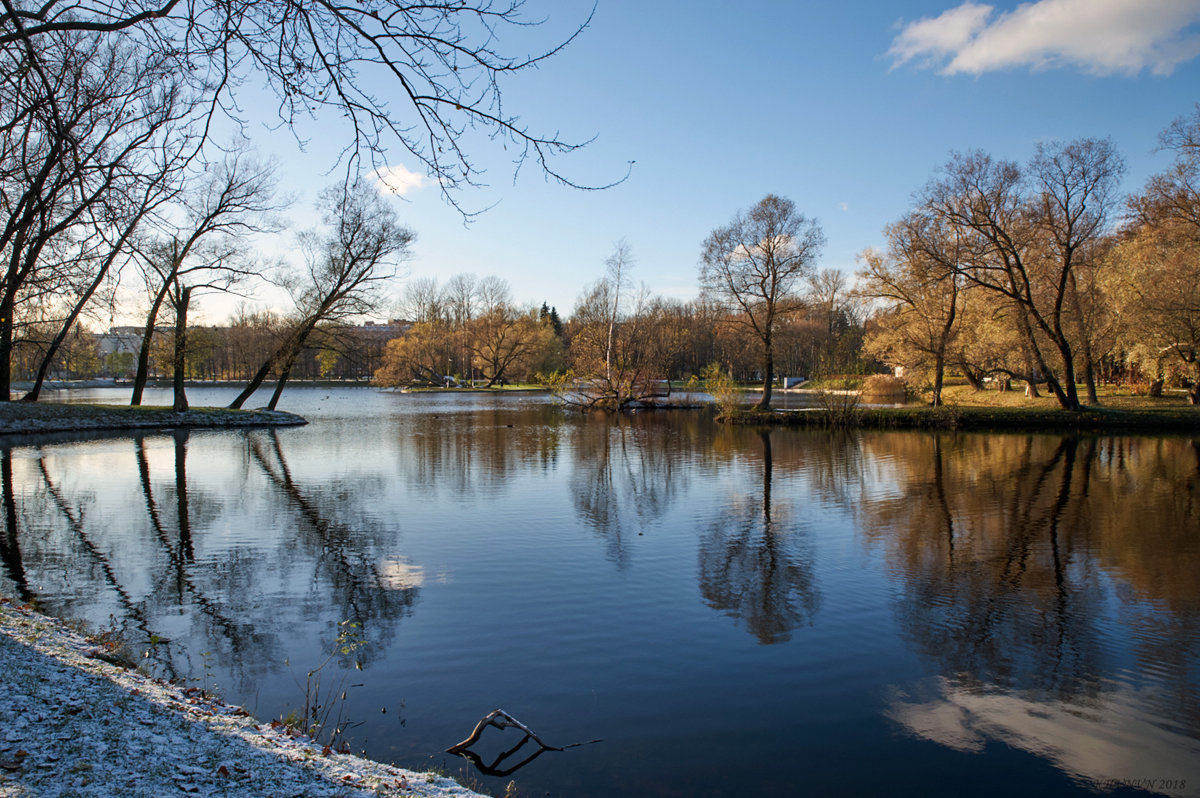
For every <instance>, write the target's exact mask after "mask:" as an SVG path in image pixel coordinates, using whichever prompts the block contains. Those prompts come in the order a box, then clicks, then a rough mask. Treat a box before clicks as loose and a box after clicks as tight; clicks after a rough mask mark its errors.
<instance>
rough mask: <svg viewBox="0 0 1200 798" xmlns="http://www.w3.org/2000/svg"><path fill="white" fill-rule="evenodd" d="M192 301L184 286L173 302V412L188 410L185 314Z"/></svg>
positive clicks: (190, 291) (187, 287) (188, 289)
mask: <svg viewBox="0 0 1200 798" xmlns="http://www.w3.org/2000/svg"><path fill="white" fill-rule="evenodd" d="M191 300H192V287H191V286H190V285H189V286H184V287H183V288H182V289H181V290H180V292H179V296H178V298H177V299H176V302H175V353H174V357H173V358H172V362H173V364H174V368H173V371H174V374H173V375H172V376H173V378H174V379H173V380H172V384H173V387H174V389H175V404H174V410H175V412H176V413H183V412H185V411H186V410H187V409H188V400H187V393H186V388H185V386H184V377H185V376H186V372H187V312H188V303H189V302H191Z"/></svg>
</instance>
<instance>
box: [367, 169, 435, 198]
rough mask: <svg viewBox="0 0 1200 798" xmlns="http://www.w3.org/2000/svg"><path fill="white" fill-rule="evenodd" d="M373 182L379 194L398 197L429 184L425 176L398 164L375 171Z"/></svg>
mask: <svg viewBox="0 0 1200 798" xmlns="http://www.w3.org/2000/svg"><path fill="white" fill-rule="evenodd" d="M375 180H376V182H378V184H379V191H380V193H383V194H395V195H397V196H400V197H403V196H406V195H407V194H409V193H411V192H413V191H416V190H417V189H419V188H422V187H423V186H424V185H425V184H426V183H428V182H429V179H428V178H426V177H425V175H423V174H420V173H418V172H412V171H409V170H408V169H407V168H405V167H404V166H401V165H399V164H397V165H395V166H385V167H383V168H382V169H376V170H375Z"/></svg>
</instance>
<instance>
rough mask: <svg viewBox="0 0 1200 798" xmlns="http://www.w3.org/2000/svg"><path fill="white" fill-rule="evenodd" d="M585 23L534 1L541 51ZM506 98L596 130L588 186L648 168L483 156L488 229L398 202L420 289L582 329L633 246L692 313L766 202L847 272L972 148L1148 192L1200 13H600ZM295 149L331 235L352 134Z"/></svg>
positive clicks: (608, 174) (580, 12) (649, 273)
mask: <svg viewBox="0 0 1200 798" xmlns="http://www.w3.org/2000/svg"><path fill="white" fill-rule="evenodd" d="M590 8H591V3H590V2H576V1H575V0H569V1H568V0H558V1H557V2H553V3H550V2H546V3H544V4H540V3H536V2H535V3H531V4H530V5H529V6H528V15H529V16H530V17H532V18H537V17H540V16H542V15H543V14H545V15H548V21H547V23H546V24H545V25H544V26H542V27H541V28H539V29H535V30H534V31H532V32H529V33H528V34H527V35H528V36H530V41H532V42H534V43H535V46H536V43H538V42H541V43H548V42H552V41H553V40H555V39H556V37H557V36H559V35H560V34H561V32H562V31H564V30H566V29H567V28H569V27H570V26H571V25H573V24H577V23H578V22H579V21H580V20H582V19H584V18H586V16H587V14H588V12H589V10H590ZM501 45H502V46H503V42H502V43H501ZM517 49H519V48H517ZM504 99H505V103H506V106H507V110H508V111H510V112H514V113H517V114H519V115H520V116H521V119H522V120H523V121H524V122H526V123H527V124H528V125H529V126H530V127H532V128H534V129H537V130H542V131H549V132H553V131H556V130H557V131H560V132H561V134H562V136H563V138H565V139H568V140H585V139H589V138H591V137H593V136H595V137H596V138H595V141H593V142H592V143H591V144H590V145H589V146H588V147H586V148H585V149H583V150H581V151H578V152H576V153H574V154H571V155H569V156H565V157H563V158H562V159H561V160H560V161H559V162H558V164H557V165H558V167H559V168H560V169H562V170H563V171H564V172H566V173H567V174H568V175H569V176H571V177H572V178H573V179H577V180H579V181H580V182H584V183H603V182H607V181H609V180H612V179H614V178H617V177H619V176H620V175H622V174H624V172H625V169H626V163H627V162H629V161H635V163H634V165H633V169H632V172H631V174H630V176H629V179H628V180H626V181H625V182H624V183H622V184H621V185H619V186H617V187H614V188H611V189H608V190H605V191H598V192H585V191H577V190H573V189H570V188H566V187H563V186H560V185H557V184H554V183H548V182H546V181H545V180H544V179H543V177H542V176H541V174H540V173H539V172H538V171H537V170H536V167H535V166H533V165H528V166H526V168H525V169H524V171H522V172H521V174H520V176H519V178H518V179H517V181H516V183H515V184H514V183H513V175H512V167H511V164H510V162H509V158H510V154H509V153H507V152H505V151H503V150H501V149H500V148H499V146H498V145H496V144H494V143H492V142H489V141H486V140H484V141H481V142H479V143H478V146H476V147H475V148H474V150H473V151H472V155H473V157H475V159H476V160H477V161H478V162H479V163H480V164H482V165H485V166H486V167H487V168H488V174H487V179H488V182H489V183H490V185H489V186H488V187H486V188H484V189H480V190H476V191H467V192H466V193H464V194H462V195H461V196H460V198H459V199H460V201H461V202H462V203H463V204H464V205H465V206H467V207H469V208H485V207H488V206H492V205H494V207H491V209H490V210H488V211H487V212H486V213H484V214H482V215H481V216H479V217H478V218H477V219H476V220H475V221H474V222H472V223H471V224H470V225H468V226H464V224H463V219H462V217H461V216H460V215H459V214H458V213H457V212H456V211H455V210H454V209H453V208H451V207H449V206H448V205H447V204H446V203H445V201H444V200H443V199H442V198H441V196H440V195H439V192H438V190H437V187H436V186H435V185H432V184H429V183H426V184H425V185H424V186H418V187H414V188H412V189H411V190H409V191H407V192H405V195H404V197H403V199H401V200H397V201H396V202H397V209H398V211H399V213H400V216H401V218H402V219H403V220H404V221H405V222H406V223H407V224H408V225H410V226H411V227H412V228H413V229H414V230H415V231H416V233H417V243H416V246H415V248H414V257H413V258H412V259H411V261H410V262H409V263H408V265H407V272H408V274H409V275H411V276H414V277H419V276H434V277H437V278H439V279H441V280H444V279H445V278H447V277H449V276H450V275H453V274H456V273H459V272H474V273H475V274H477V275H479V276H481V277H482V276H484V275H488V274H495V275H498V276H500V277H503V278H505V279H507V280H508V281H509V283H510V285H511V286H512V289H513V294H514V296H515V297H516V298H517V299H518V300H519V301H522V302H526V303H531V304H540V303H541V302H543V301H546V302H548V303H550V304H552V305H555V306H557V307H558V309H559V310H560V312H562V314H563V315H564V316H566V315H569V313H570V312H571V310H572V308H573V307H574V303H575V300H576V298H577V296H578V295H579V294H580V292H581V291H582V290H583V288H584V287H585V286H586V285H588V284H590V283H591V282H593V281H594V280H595V279H596V278H597V277H599V276H600V275H601V273H602V271H603V262H604V259H605V258H606V257H607V256H608V255H609V254H610V253H611V251H612V249H613V245H614V242H616V241H617V240H619V239H621V238H625V239H627V240H628V242H629V244H630V245H631V247H632V249H633V253H634V256H635V258H636V261H637V265H636V267H635V277H636V278H637V279H638V280H640V281H642V282H644V283H645V284H646V285H647V286H648V287H649V288H650V289H651V290H652V291H653V292H656V293H661V294H665V295H668V296H672V297H678V298H681V299H687V298H691V297H693V296H695V295H696V294H697V290H698V289H697V280H696V264H697V258H698V255H699V252H700V245H701V242H702V241H703V239H704V237H705V236H706V235H707V234H708V233H709V232H710V231H711V230H712V229H713V228H715V227H717V226H719V225H722V224H725V223H727V222H728V221H729V220H730V218H731V217H732V216H733V215H734V213H735V212H736V211H738V210H739V209H741V208H746V207H748V206H750V205H752V204H754V203H755V202H757V201H758V200H759V199H761V198H762V197H763V196H764V195H766V194H767V193H776V194H781V195H784V196H787V197H789V198H791V199H792V200H794V201H795V203H796V205H797V206H798V208H799V209H800V210H801V211H802V212H804V213H805V214H806V215H809V216H812V217H815V218H817V219H818V220H819V221H820V223H821V225H822V227H823V228H824V230H825V233H826V235H827V237H828V245H827V247H826V249H825V252H824V255H823V257H822V259H821V261H820V263H819V266H820V267H821V268H828V267H833V268H839V269H842V270H845V271H847V272H850V273H852V272H853V271H854V270H855V269H856V268H857V266H856V263H855V255H856V253H858V252H861V251H862V250H863V249H864V248H866V247H871V246H875V247H878V246H881V245H882V243H883V242H882V229H883V227H884V226H885V225H887V224H888V223H890V222H892V221H895V220H896V219H897V218H899V217H900V216H901V215H902V214H903V213H904V212H905V210H906V209H907V208H908V207H909V205H910V202H911V195H912V193H913V192H914V191H916V190H917V189H919V188H920V187H921V186H922V185H923V184H924V183H925V182H926V181H927V180H928V179H929V178H930V177H931V176H932V174H933V172H934V170H935V169H936V168H937V166H938V165H940V164H942V163H944V162H945V161H946V160H947V158H948V156H949V154H950V153H951V151H954V150H959V151H962V150H969V149H974V148H981V149H983V150H986V151H988V152H990V153H991V154H993V155H994V156H998V157H1004V158H1012V159H1016V160H1025V159H1026V158H1027V157H1028V156H1029V155H1030V154H1031V152H1032V150H1033V148H1034V146H1035V144H1036V142H1038V141H1040V140H1048V139H1071V138H1077V137H1083V136H1100V137H1102V136H1111V137H1112V138H1113V140H1114V141H1115V143H1116V145H1117V147H1118V149H1119V150H1120V151H1121V152H1122V154H1123V155H1124V156H1125V158H1126V160H1127V162H1128V171H1127V174H1126V189H1127V190H1136V189H1137V188H1138V187H1139V186H1141V185H1142V183H1144V181H1145V179H1146V178H1147V177H1148V176H1149V175H1150V174H1152V173H1154V172H1156V171H1159V170H1161V169H1163V168H1164V167H1165V166H1166V165H1167V164H1168V163H1169V161H1170V158H1169V156H1168V155H1167V154H1165V153H1156V152H1155V151H1154V148H1155V144H1156V137H1157V134H1158V132H1159V131H1160V130H1162V129H1163V128H1164V127H1165V126H1166V125H1167V124H1169V123H1170V122H1171V121H1172V120H1173V119H1175V118H1176V117H1179V116H1182V115H1184V114H1188V113H1190V112H1191V110H1192V108H1193V105H1194V103H1196V102H1197V101H1200V0H1039V2H1035V3H1025V4H1017V3H1012V2H997V3H994V4H991V5H984V4H975V3H965V4H964V3H955V2H948V1H943V0H899V1H898V2H852V3H826V2H752V1H749V0H746V1H743V2H739V3H737V4H736V5H735V4H732V3H723V2H715V1H711V2H710V1H704V2H696V1H693V2H682V1H681V0H680V1H675V0H670V1H668V0H657V1H652V2H635V1H634V0H598V4H597V7H596V12H595V16H594V19H593V21H592V24H591V26H590V27H589V29H588V30H586V31H585V32H584V33H583V34H582V36H580V37H579V38H578V39H577V40H576V41H575V42H574V43H573V44H572V45H571V46H570V47H568V48H567V49H566V50H565V51H563V52H562V53H561V54H559V55H558V56H556V57H555V58H553V59H552V60H550V61H548V62H546V63H545V64H544V65H543V66H542V67H541V68H540V69H538V70H537V71H535V72H530V73H527V74H522V75H520V76H518V79H517V80H515V81H514V82H513V83H512V84H511V85H509V86H507V87H506V88H505V94H504ZM301 134H302V135H306V136H310V137H311V141H310V144H309V146H308V148H307V151H306V152H304V153H300V152H299V151H297V150H296V149H295V147H294V145H293V143H292V142H291V140H290V137H289V136H287V134H286V133H278V132H277V133H274V134H271V135H270V136H268V137H265V138H264V137H262V136H259V137H257V139H256V141H257V142H258V146H259V149H260V150H262V151H263V152H265V153H268V154H271V155H273V156H274V157H276V158H278V159H279V160H280V162H281V166H282V171H281V182H282V185H283V187H284V188H285V189H287V190H288V191H291V192H292V193H293V194H294V195H295V197H296V205H295V207H294V210H293V212H292V214H291V216H292V218H293V220H294V227H293V230H297V229H300V228H302V227H304V226H305V225H306V224H309V223H311V221H312V219H313V218H314V217H313V216H312V214H311V211H310V209H311V206H312V202H313V200H314V199H315V197H316V194H317V192H318V191H319V189H320V188H321V187H322V186H323V185H324V184H326V183H328V182H330V180H331V179H332V178H331V176H330V175H328V174H326V172H327V171H328V170H329V169H330V168H332V166H333V157H334V155H335V154H336V151H337V149H338V146H337V145H338V144H339V143H340V141H341V139H340V138H339V137H340V136H342V135H344V133H341V132H339V131H337V130H336V128H334V127H332V126H326V124H325V123H321V124H320V125H318V126H315V127H312V128H307V129H302V131H301ZM264 141H269V142H270V144H269V146H266V145H264V143H263V142H264ZM388 155H389V163H390V164H391V165H392V166H395V167H402V168H405V169H409V170H415V169H417V164H416V162H415V159H413V158H412V157H411V156H408V157H406V154H405V153H403V152H400V151H398V150H396V151H392V152H389V154H388ZM401 288H402V286H401ZM270 301H271V300H270V298H269V297H264V298H263V302H264V303H268V304H269V303H270ZM210 313H211V314H212V315H218V309H217V308H216V307H210Z"/></svg>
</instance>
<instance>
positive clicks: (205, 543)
mask: <svg viewBox="0 0 1200 798" xmlns="http://www.w3.org/2000/svg"><path fill="white" fill-rule="evenodd" d="M238 439H239V440H241V441H242V445H243V447H244V452H245V461H246V463H248V464H249V465H251V466H253V467H255V468H257V470H258V471H259V472H260V474H261V476H262V477H264V478H265V479H264V480H260V481H257V482H256V481H255V480H254V479H253V478H252V477H253V474H252V473H251V472H249V471H246V472H243V473H242V474H235V475H230V474H226V475H225V476H226V477H232V478H233V479H235V480H241V481H243V483H244V487H245V490H244V491H238V492H237V493H236V494H233V495H230V494H228V493H224V492H223V493H221V494H218V493H216V492H214V490H213V489H211V488H209V487H208V486H207V483H206V484H205V485H198V484H197V483H196V482H195V481H193V480H192V479H190V478H189V455H190V453H191V450H192V443H193V442H195V441H197V440H200V441H203V442H205V443H206V444H211V443H213V442H214V441H216V440H220V436H217V437H216V438H214V437H213V436H212V435H211V434H208V435H207V436H206V435H205V434H203V433H202V434H192V433H189V432H187V431H178V432H175V433H173V434H169V435H153V436H135V437H133V438H131V439H127V440H101V441H95V442H93V443H90V444H79V445H71V444H63V445H61V446H59V445H54V446H46V447H32V448H27V449H18V450H17V451H18V455H19V456H18V457H17V458H14V452H13V450H12V449H4V450H3V451H2V457H0V478H2V482H3V484H2V486H0V492H2V493H3V500H4V509H5V531H4V537H3V548H2V549H0V554H2V555H3V562H4V569H5V576H6V577H7V579H8V581H9V582H10V583H11V584H12V586H13V588H12V590H13V592H15V593H16V594H17V595H19V596H20V597H21V598H22V599H24V600H33V599H38V600H39V601H40V602H41V603H42V605H43V606H44V607H46V608H47V609H49V610H50V611H51V612H53V613H54V614H58V615H62V616H65V617H71V618H80V619H85V620H87V621H88V622H89V625H90V626H91V627H92V628H93V629H100V628H105V629H110V630H112V631H114V632H117V633H119V635H120V637H121V638H122V639H123V640H125V641H126V642H127V643H129V644H131V645H132V646H134V647H135V648H136V653H139V654H141V653H143V652H144V656H145V658H146V659H147V664H148V665H150V666H151V667H152V669H155V670H157V671H158V672H159V673H160V674H161V675H164V676H167V677H171V678H179V677H190V678H196V677H197V674H199V673H201V672H202V671H205V670H208V669H210V668H211V665H210V662H209V660H210V659H215V660H218V661H219V662H220V668H221V671H222V672H223V673H227V674H228V678H232V679H233V680H234V682H235V684H236V685H237V686H239V688H241V689H245V690H250V689H253V686H254V685H255V684H256V683H257V680H258V679H259V678H261V677H262V676H263V675H265V674H266V673H270V672H274V671H279V670H283V669H286V667H287V666H286V665H285V662H286V660H287V659H288V657H287V654H286V653H285V651H286V648H287V647H286V646H284V645H283V644H282V643H281V641H280V640H279V635H280V632H281V629H283V628H286V627H287V621H288V620H289V616H290V620H291V621H292V622H294V623H296V625H297V627H299V628H300V629H303V630H304V631H303V634H306V635H307V636H308V637H309V638H310V639H311V640H312V641H313V647H314V648H313V650H312V651H311V652H310V653H311V654H312V655H314V656H315V655H316V653H318V652H319V651H320V650H321V648H323V647H325V646H326V645H327V643H328V640H327V639H326V638H327V637H328V631H329V629H331V628H332V627H333V626H335V625H336V623H337V622H338V621H341V620H352V621H356V622H358V623H360V624H361V625H362V626H363V627H364V629H365V631H366V634H367V635H368V636H369V637H370V638H371V640H372V642H373V643H374V644H375V645H373V646H370V647H367V648H366V649H363V650H361V651H360V652H358V654H359V657H358V658H359V659H360V660H369V659H370V657H371V656H372V655H374V656H378V655H379V653H380V652H382V651H384V650H385V645H386V642H387V640H388V639H389V638H390V637H391V635H392V634H393V630H394V627H395V624H396V621H397V620H399V619H400V618H401V617H403V616H404V615H405V614H407V613H409V612H411V609H412V607H413V605H414V604H415V603H416V601H417V600H418V598H419V586H418V584H417V582H418V581H419V580H417V579H414V572H413V571H412V569H408V572H407V573H406V572H405V563H404V561H403V558H398V557H397V556H396V555H391V556H390V557H389V556H385V555H383V554H381V549H383V548H384V547H385V546H384V544H385V542H390V541H392V540H393V539H394V538H395V534H394V530H391V529H382V528H380V524H379V523H378V522H377V521H376V520H374V518H373V517H368V514H367V513H366V512H365V511H364V510H363V508H361V507H360V506H359V504H360V502H361V498H359V497H358V496H356V494H357V491H355V490H354V489H353V488H352V487H350V486H338V485H336V484H335V485H332V486H331V485H328V484H322V485H319V486H312V485H306V484H304V483H303V482H301V481H298V480H297V479H295V478H294V477H293V475H292V473H291V469H290V468H289V466H288V461H287V456H286V454H285V451H284V448H283V447H282V445H281V443H280V440H279V438H278V436H277V435H275V434H273V433H271V432H254V433H248V434H245V435H243V436H241V437H239V438H238ZM222 448H223V447H222ZM210 454H211V453H210ZM14 459H16V461H17V462H16V464H15V465H16V466H17V467H16V468H14ZM222 459H223V462H222V464H221V465H219V466H218V470H220V469H222V468H226V467H227V466H228V460H226V459H225V458H224V456H223V458H222ZM207 465H209V466H210V467H211V466H212V465H213V464H212V463H211V461H210V462H209V463H208V464H207ZM156 466H157V467H158V469H159V471H160V473H158V474H156ZM163 466H167V467H168V469H169V474H168V475H167V476H166V478H163V475H162V474H161V470H162V467H163ZM89 471H90V473H88V472H89ZM135 482H136V484H135ZM331 490H332V493H330V491H331ZM135 496H136V498H134V497H135ZM116 508H120V509H119V510H117V509H116ZM247 515H249V516H256V515H257V516H263V515H267V516H270V517H272V518H273V519H275V522H276V525H275V526H274V527H273V528H276V529H281V530H286V532H285V535H284V536H283V537H282V539H270V540H264V539H262V538H260V537H254V536H252V537H250V538H247V537H246V536H245V535H244V533H240V534H237V535H235V536H233V537H230V536H228V535H227V530H229V529H230V525H231V522H235V519H237V520H240V521H242V522H243V523H244V521H245V517H246V516H247ZM239 517H240V518H239ZM281 519H287V520H286V522H283V523H279V521H280V520H281ZM22 546H24V547H25V548H26V549H32V556H27V555H26V553H25V552H23V551H22ZM300 568H304V569H308V572H307V573H303V572H300V571H298V569H300ZM294 631H295V630H293V632H294Z"/></svg>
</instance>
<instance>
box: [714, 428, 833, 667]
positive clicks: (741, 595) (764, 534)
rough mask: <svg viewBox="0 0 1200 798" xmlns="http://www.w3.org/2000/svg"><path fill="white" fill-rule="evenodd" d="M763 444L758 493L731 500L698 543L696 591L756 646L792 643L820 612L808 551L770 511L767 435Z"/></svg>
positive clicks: (779, 513) (795, 530)
mask: <svg viewBox="0 0 1200 798" xmlns="http://www.w3.org/2000/svg"><path fill="white" fill-rule="evenodd" d="M759 438H760V440H761V442H762V493H761V496H760V497H757V500H754V499H751V497H749V496H737V497H733V498H731V499H730V502H729V504H728V506H727V507H726V510H725V512H724V513H723V514H722V515H720V516H719V517H718V518H717V519H716V520H715V521H714V522H713V524H712V527H711V529H710V531H709V533H708V535H707V537H706V538H705V539H704V541H703V542H702V544H701V546H700V593H701V595H703V596H704V600H705V602H706V603H707V604H708V605H709V606H710V607H713V608H714V609H718V610H721V611H722V612H724V613H726V614H727V615H731V616H733V617H735V618H740V619H741V620H742V622H743V623H745V624H746V627H747V629H749V631H750V633H751V634H753V635H754V636H755V637H756V638H757V639H758V641H759V642H760V643H762V644H764V645H770V644H771V643H779V642H781V641H784V640H788V639H790V638H791V632H792V630H793V629H796V628H797V627H800V626H804V625H807V624H810V623H812V620H813V616H815V615H816V612H817V609H818V608H819V607H820V604H821V600H820V594H819V592H818V590H817V585H816V576H815V574H814V549H813V546H812V543H811V541H810V540H809V539H808V537H807V535H805V534H804V532H803V531H802V528H801V526H800V525H799V524H796V523H794V522H789V519H788V513H787V511H786V510H781V509H780V508H774V507H773V506H772V498H771V481H772V478H773V469H774V463H773V459H772V454H771V435H770V433H769V432H766V431H763V432H760V433H759Z"/></svg>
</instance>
